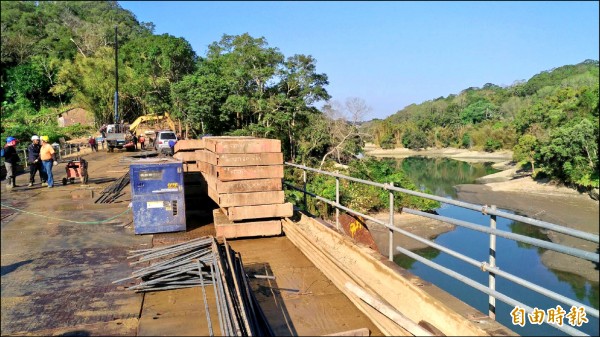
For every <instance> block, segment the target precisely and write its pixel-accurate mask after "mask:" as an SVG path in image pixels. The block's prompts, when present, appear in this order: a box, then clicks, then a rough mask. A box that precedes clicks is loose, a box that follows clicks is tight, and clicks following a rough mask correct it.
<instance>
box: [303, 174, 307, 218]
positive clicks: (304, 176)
mask: <svg viewBox="0 0 600 337" xmlns="http://www.w3.org/2000/svg"><path fill="white" fill-rule="evenodd" d="M302 174H303V179H304V210H305V211H307V212H308V204H307V203H306V170H305V169H302Z"/></svg>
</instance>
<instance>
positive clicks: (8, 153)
mask: <svg viewBox="0 0 600 337" xmlns="http://www.w3.org/2000/svg"><path fill="white" fill-rule="evenodd" d="M16 145H17V139H16V138H15V137H7V138H6V145H4V148H3V149H2V150H3V151H2V157H4V165H5V166H6V189H7V190H12V189H13V187H18V186H17V174H16V173H17V164H18V163H19V154H18V153H17V148H16Z"/></svg>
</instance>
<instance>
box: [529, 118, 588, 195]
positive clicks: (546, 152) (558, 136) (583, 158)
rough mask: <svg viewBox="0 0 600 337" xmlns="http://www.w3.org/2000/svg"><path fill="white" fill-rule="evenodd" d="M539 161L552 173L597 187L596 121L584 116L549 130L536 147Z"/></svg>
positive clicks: (571, 181) (576, 182)
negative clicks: (567, 124)
mask: <svg viewBox="0 0 600 337" xmlns="http://www.w3.org/2000/svg"><path fill="white" fill-rule="evenodd" d="M540 155H541V163H542V165H543V166H544V169H545V170H547V171H548V172H549V173H550V174H551V175H552V176H556V177H559V178H561V179H562V180H563V181H566V182H568V183H573V184H577V185H581V186H585V187H598V123H597V120H596V123H592V122H591V121H590V120H588V119H582V120H580V121H579V122H574V123H572V124H571V125H570V126H565V127H561V128H558V129H556V130H554V131H553V132H551V134H550V140H549V142H548V143H547V144H544V145H542V146H541V148H540Z"/></svg>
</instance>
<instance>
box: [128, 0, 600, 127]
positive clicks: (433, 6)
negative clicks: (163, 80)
mask: <svg viewBox="0 0 600 337" xmlns="http://www.w3.org/2000/svg"><path fill="white" fill-rule="evenodd" d="M119 4H120V5H121V7H123V8H124V9H127V10H130V11H131V12H132V13H133V14H134V15H135V16H136V18H137V19H138V20H139V21H140V22H152V23H154V24H155V26H156V29H155V34H163V33H168V34H170V35H173V36H176V37H183V38H185V39H186V40H187V41H189V42H190V44H191V45H192V48H194V50H195V51H196V53H197V54H198V55H199V56H205V55H206V51H207V47H208V45H209V44H211V43H212V42H215V41H219V40H220V39H221V37H222V36H223V34H228V35H240V34H243V33H249V34H250V35H251V36H252V37H255V38H259V37H264V38H265V39H266V40H267V42H268V44H269V46H270V47H275V48H278V49H279V50H280V51H281V52H282V53H283V54H284V55H285V56H286V57H288V56H292V55H294V54H305V55H312V56H313V57H314V58H315V59H316V60H317V72H319V73H325V74H327V76H328V77H329V85H328V86H327V87H326V89H327V91H328V92H329V94H330V95H331V96H332V100H334V101H338V102H344V101H345V100H346V99H347V98H350V97H358V98H361V99H363V100H364V101H365V102H366V104H367V105H368V106H370V107H371V108H372V111H371V113H370V114H369V115H367V116H365V119H366V120H369V119H372V118H385V117H387V116H390V115H392V114H394V113H396V112H397V111H398V110H401V109H402V108H404V107H405V106H407V105H410V104H412V103H417V104H418V103H421V102H423V101H427V100H430V99H434V98H437V97H440V96H448V95H449V94H458V93H459V92H460V91H461V90H463V89H466V88H468V87H481V86H483V85H484V84H485V83H494V84H497V85H503V86H505V85H510V84H512V83H513V82H514V81H516V80H527V79H529V78H531V76H533V75H535V74H537V73H539V72H541V71H544V70H549V69H552V68H556V67H560V66H563V65H566V64H576V63H579V62H582V61H584V60H586V59H593V60H598V59H599V56H598V53H599V48H600V47H599V45H598V41H599V30H600V29H599V25H600V23H599V18H598V17H599V15H598V11H599V6H598V2H597V1H593V2H592V1H583V2H576V1H568V2H553V1H540V2H521V1H517V2H504V1H500V2H394V1H391V2H390V1H381V2H379V1H378V2H374V1H348V2H344V1H332V2H325V1H324V2H320V1H314V2H313V1H290V2H287V1H265V2H262V1H260V2H259V1H256V2H245V1H214V2H206V1H198V2H195V1H181V2H180V1H119ZM320 105H321V104H319V106H320Z"/></svg>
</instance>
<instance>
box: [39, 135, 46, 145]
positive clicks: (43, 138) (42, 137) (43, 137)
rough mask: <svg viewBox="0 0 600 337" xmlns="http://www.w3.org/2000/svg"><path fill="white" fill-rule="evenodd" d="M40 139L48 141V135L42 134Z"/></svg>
mask: <svg viewBox="0 0 600 337" xmlns="http://www.w3.org/2000/svg"><path fill="white" fill-rule="evenodd" d="M40 139H41V140H42V142H46V143H47V142H48V136H41V137H40Z"/></svg>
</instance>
